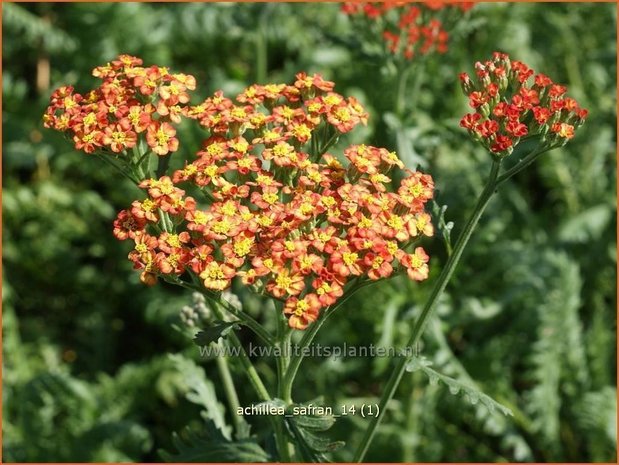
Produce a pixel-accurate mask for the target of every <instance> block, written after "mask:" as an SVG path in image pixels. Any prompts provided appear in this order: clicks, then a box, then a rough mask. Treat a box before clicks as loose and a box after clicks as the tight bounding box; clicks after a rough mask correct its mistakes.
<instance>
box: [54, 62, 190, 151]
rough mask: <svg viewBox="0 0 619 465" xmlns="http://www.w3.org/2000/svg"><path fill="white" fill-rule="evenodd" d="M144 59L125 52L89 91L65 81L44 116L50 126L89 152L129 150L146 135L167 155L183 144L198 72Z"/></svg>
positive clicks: (97, 71) (152, 145)
mask: <svg viewBox="0 0 619 465" xmlns="http://www.w3.org/2000/svg"><path fill="white" fill-rule="evenodd" d="M140 65H142V60H141V59H139V58H136V57H132V56H129V55H121V56H119V57H118V59H117V60H114V61H112V62H111V63H108V64H106V65H105V66H99V67H97V68H95V69H94V70H93V72H92V74H93V76H95V77H97V78H100V79H101V80H102V81H103V83H102V84H101V85H100V86H99V87H98V88H97V89H94V90H91V91H90V92H88V93H87V94H85V95H81V94H78V93H76V92H74V89H73V87H71V86H65V87H61V88H60V89H58V90H56V91H55V92H54V93H53V94H52V97H51V102H50V106H49V107H48V108H47V111H46V112H45V115H44V116H43V122H44V125H45V127H48V128H52V129H56V130H58V131H61V132H64V133H66V134H67V135H68V136H69V137H70V138H71V139H72V140H73V142H74V144H75V148H76V149H78V150H82V151H84V152H86V153H94V152H97V153H113V154H126V151H127V150H129V149H132V148H134V147H135V146H136V144H137V143H138V137H139V135H140V134H142V135H143V136H144V138H145V141H146V143H147V144H148V146H149V147H150V149H151V150H152V151H153V152H154V153H156V154H157V155H160V156H164V155H168V154H169V153H171V152H175V151H176V150H177V149H178V139H177V138H176V129H175V127H174V125H175V124H178V123H180V121H181V117H182V116H183V115H184V114H185V112H186V109H187V108H186V104H187V103H188V102H189V93H188V92H189V91H191V90H194V89H195V87H196V80H195V79H194V77H193V76H190V75H186V74H172V73H170V71H169V70H168V69H167V68H165V67H159V66H150V67H148V68H144V67H142V66H140Z"/></svg>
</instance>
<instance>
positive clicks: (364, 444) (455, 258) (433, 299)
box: [353, 160, 501, 462]
mask: <svg viewBox="0 0 619 465" xmlns="http://www.w3.org/2000/svg"><path fill="white" fill-rule="evenodd" d="M500 167H501V162H500V161H497V160H494V161H493V163H492V169H491V171H490V176H489V177H488V181H487V182H486V185H485V186H484V190H483V191H482V193H481V194H480V196H479V198H478V200H477V204H476V205H475V209H474V210H473V214H472V215H471V217H470V218H469V220H468V222H467V223H466V225H465V226H464V229H463V230H462V232H461V233H460V236H459V237H458V241H457V242H456V245H455V246H454V249H453V253H452V255H451V256H450V257H449V259H448V261H447V263H446V264H445V268H443V271H442V272H441V274H440V276H439V277H438V281H437V282H436V284H435V285H434V288H433V289H432V293H431V294H430V297H429V298H428V301H427V302H426V305H425V307H424V308H423V310H422V312H421V315H420V316H419V318H418V319H417V321H416V322H415V326H414V327H413V332H412V335H411V337H410V339H409V341H408V343H407V346H408V347H412V346H415V345H416V344H417V343H418V342H419V339H420V338H421V335H422V334H423V331H424V329H425V327H426V324H427V323H428V320H429V319H430V317H431V316H432V314H433V312H434V309H435V308H436V304H437V302H438V300H439V298H440V297H441V295H442V294H443V291H444V290H445V287H446V286H447V283H448V282H449V280H450V279H451V276H452V275H453V273H454V270H455V269H456V267H457V266H458V262H459V261H460V257H461V256H462V252H463V251H464V249H465V247H466V245H467V243H468V241H469V239H470V238H471V235H472V234H473V231H474V230H475V227H476V226H477V223H478V221H479V219H480V218H481V216H482V214H483V212H484V210H485V209H486V206H487V205H488V202H489V201H490V199H491V198H492V195H493V194H494V192H495V190H496V187H497V179H498V175H499V169H500ZM408 361H409V358H408V357H400V358H399V359H398V363H397V365H396V367H395V368H394V370H393V372H392V373H391V377H390V378H389V380H388V381H387V385H386V386H385V389H384V391H383V395H382V396H381V398H380V402H379V411H380V412H383V414H382V415H378V416H375V417H373V418H372V419H371V420H370V424H369V426H368V429H367V430H366V431H365V434H364V435H363V438H362V439H361V442H360V444H359V447H358V448H357V451H356V453H355V456H354V458H353V461H354V462H361V461H362V460H363V458H364V457H365V454H366V453H367V451H368V449H369V447H370V444H371V443H372V439H374V435H375V434H376V428H377V427H378V425H379V424H380V422H381V421H382V418H383V415H384V412H385V408H386V406H387V404H388V403H389V401H390V400H391V399H392V398H393V396H394V395H395V391H396V389H397V388H398V386H399V384H400V381H401V380H402V377H403V376H404V373H405V372H406V365H407V364H408Z"/></svg>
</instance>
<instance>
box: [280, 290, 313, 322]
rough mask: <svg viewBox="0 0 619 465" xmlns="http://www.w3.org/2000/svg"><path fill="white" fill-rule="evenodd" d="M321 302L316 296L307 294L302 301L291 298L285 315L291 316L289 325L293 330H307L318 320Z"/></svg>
mask: <svg viewBox="0 0 619 465" xmlns="http://www.w3.org/2000/svg"><path fill="white" fill-rule="evenodd" d="M320 307H321V305H320V301H319V300H318V297H317V296H316V294H307V295H305V297H303V298H302V299H298V298H296V297H290V298H289V299H288V300H286V305H285V306H284V313H285V314H286V315H290V318H288V325H290V327H291V328H293V329H305V328H307V326H308V325H309V324H310V323H313V322H314V321H316V320H317V319H318V314H319V312H320Z"/></svg>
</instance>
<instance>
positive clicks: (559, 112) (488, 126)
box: [460, 52, 587, 157]
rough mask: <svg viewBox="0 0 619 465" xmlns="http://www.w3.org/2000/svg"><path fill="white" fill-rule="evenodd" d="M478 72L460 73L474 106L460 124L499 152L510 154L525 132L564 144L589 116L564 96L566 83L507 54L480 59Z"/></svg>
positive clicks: (471, 104) (486, 145)
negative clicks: (511, 58) (560, 82)
mask: <svg viewBox="0 0 619 465" xmlns="http://www.w3.org/2000/svg"><path fill="white" fill-rule="evenodd" d="M475 71H476V79H475V81H473V80H472V79H471V77H470V76H469V75H468V74H467V73H462V74H460V82H461V84H462V89H463V90H464V93H465V94H466V95H467V96H468V99H469V105H470V106H471V108H473V109H474V110H475V111H474V112H473V113H468V114H466V115H464V117H463V118H462V119H461V120H460V126H462V127H463V128H465V129H467V130H468V131H469V133H470V134H471V136H473V137H474V138H475V140H477V141H479V142H481V143H482V144H483V146H484V147H486V149H488V150H490V151H491V152H492V153H493V154H495V155H496V156H498V157H504V156H506V155H509V154H510V153H511V152H512V151H513V149H514V146H515V145H516V144H518V142H519V141H520V138H521V137H524V136H535V135H540V136H542V141H543V142H544V143H546V144H547V145H548V146H554V145H562V144H564V143H566V142H567V141H568V140H569V139H571V138H572V137H574V131H575V130H576V129H577V128H578V127H579V126H580V125H581V124H582V123H583V122H584V120H585V118H586V116H587V110H585V109H582V108H581V107H580V106H579V105H578V103H577V102H576V100H574V99H573V98H570V97H567V96H566V95H565V94H566V92H567V88H566V87H565V86H562V85H558V84H555V83H554V82H553V81H552V80H551V79H550V78H549V77H548V76H546V75H544V74H536V73H535V71H533V70H532V69H531V68H529V67H528V66H527V65H525V64H524V63H522V62H520V61H515V60H514V61H512V60H510V58H509V56H507V55H506V54H504V53H499V52H495V53H494V55H493V57H492V60H488V61H486V62H484V63H481V62H477V63H476V64H475Z"/></svg>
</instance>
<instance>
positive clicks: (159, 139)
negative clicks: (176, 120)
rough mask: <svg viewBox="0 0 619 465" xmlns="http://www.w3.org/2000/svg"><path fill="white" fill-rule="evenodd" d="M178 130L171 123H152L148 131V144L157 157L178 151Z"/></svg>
mask: <svg viewBox="0 0 619 465" xmlns="http://www.w3.org/2000/svg"><path fill="white" fill-rule="evenodd" d="M175 135H176V129H174V127H173V126H172V125H171V124H169V123H158V122H153V123H151V124H150V125H149V126H148V128H147V129H146V142H147V143H148V145H149V146H150V148H151V149H153V152H155V153H156V154H157V155H161V156H163V155H167V154H168V153H169V152H175V151H176V150H178V139H177V138H176V137H174V136H175Z"/></svg>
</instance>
